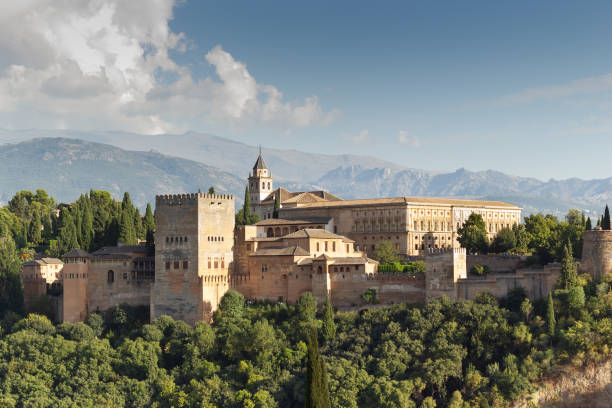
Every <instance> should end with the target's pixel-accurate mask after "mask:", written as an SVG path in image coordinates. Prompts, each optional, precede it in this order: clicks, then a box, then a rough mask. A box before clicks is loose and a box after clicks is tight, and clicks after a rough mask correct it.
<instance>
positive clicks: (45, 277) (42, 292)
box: [20, 258, 63, 317]
mask: <svg viewBox="0 0 612 408" xmlns="http://www.w3.org/2000/svg"><path fill="white" fill-rule="evenodd" d="M62 266H63V263H62V261H61V260H59V259H57V258H41V259H35V260H31V261H28V262H25V263H24V264H23V267H22V269H21V274H20V277H21V282H22V284H23V303H24V308H25V310H26V312H29V311H35V310H37V309H38V307H39V306H43V305H44V303H51V304H52V305H53V308H54V310H53V313H52V314H53V315H54V316H57V317H59V316H61V303H60V302H58V301H56V299H53V298H51V297H48V296H47V295H52V294H53V293H54V292H58V291H61V286H62Z"/></svg>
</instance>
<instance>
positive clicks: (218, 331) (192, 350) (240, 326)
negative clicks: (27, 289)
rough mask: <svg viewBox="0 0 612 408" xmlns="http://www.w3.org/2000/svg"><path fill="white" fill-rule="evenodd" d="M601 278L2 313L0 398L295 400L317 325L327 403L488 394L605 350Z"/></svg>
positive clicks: (87, 402) (607, 325)
mask: <svg viewBox="0 0 612 408" xmlns="http://www.w3.org/2000/svg"><path fill="white" fill-rule="evenodd" d="M609 289H610V287H609V283H607V282H604V283H603V284H599V285H593V284H587V285H586V287H585V292H586V293H587V296H586V299H584V298H583V299H582V300H583V302H582V303H581V302H579V303H578V304H574V305H571V304H570V303H571V302H569V301H568V297H567V293H566V292H564V291H562V290H561V291H559V292H558V293H556V294H555V296H554V297H551V298H550V299H549V301H548V302H537V303H535V304H531V303H530V302H529V301H527V300H525V298H524V296H523V294H522V293H520V291H517V292H514V293H513V294H512V295H511V296H509V297H508V298H506V299H502V300H501V302H500V303H499V304H498V301H497V300H495V299H493V298H491V297H489V296H481V297H480V298H479V299H478V300H477V301H475V302H472V301H458V302H453V301H450V300H448V299H446V298H440V299H436V300H433V301H431V302H429V303H428V304H426V305H418V306H410V305H405V304H398V305H394V306H390V307H384V308H380V309H376V310H364V311H361V312H348V313H335V316H334V314H333V312H332V311H331V309H329V308H328V307H327V306H326V307H324V308H323V310H322V311H321V312H317V304H316V301H315V300H314V298H313V297H312V295H310V294H305V295H303V296H302V297H301V298H300V300H299V302H298V303H297V305H295V306H291V305H286V304H284V303H275V304H271V303H270V304H268V303H266V304H246V303H245V301H244V298H243V297H242V296H241V295H239V294H238V293H236V292H231V291H230V292H229V293H228V294H227V295H226V296H225V297H224V299H223V301H222V303H221V308H220V310H219V311H218V312H217V315H216V316H215V320H214V323H213V324H212V325H210V324H208V323H205V322H199V323H197V324H196V325H195V326H194V327H189V326H188V325H186V324H185V323H184V322H181V321H174V320H173V319H171V318H170V317H161V318H159V319H157V320H155V321H153V322H152V323H151V324H143V323H141V322H142V319H146V313H145V311H143V310H138V309H127V308H117V309H115V310H113V311H112V312H111V313H109V315H108V318H107V320H106V321H104V320H103V319H102V317H101V316H100V315H96V314H94V315H91V316H90V317H89V318H88V320H87V321H86V322H85V323H76V324H70V323H64V324H60V325H53V324H52V323H51V322H49V321H48V320H47V319H46V318H45V317H42V316H38V315H30V316H28V317H27V318H24V319H19V318H18V317H17V316H15V315H13V314H8V315H7V316H5V318H4V319H3V321H2V328H3V329H2V335H1V336H0V390H2V392H1V393H0V405H1V406H3V407H22V406H37V407H51V406H79V407H94V406H115V407H122V406H128V407H150V406H153V407H261V408H263V407H303V406H304V400H305V395H306V388H307V387H306V379H307V378H308V377H309V376H307V370H306V360H307V354H308V347H307V345H306V341H307V335H308V333H310V329H311V328H312V327H317V328H319V339H318V340H319V341H320V354H321V358H322V360H323V361H324V363H325V364H324V365H323V366H324V371H326V373H327V377H326V379H327V384H328V390H329V400H330V404H331V405H330V406H333V407H389V408H391V407H393V408H395V407H398V408H399V407H434V406H449V407H455V408H456V407H502V406H505V405H506V403H507V402H508V401H511V400H513V399H515V398H517V397H519V396H520V395H522V394H524V393H526V392H529V391H531V390H532V389H533V385H532V382H533V381H536V380H538V379H539V378H541V377H542V376H543V375H544V374H545V373H546V372H547V371H548V370H551V369H552V368H554V367H555V366H556V365H558V364H572V365H576V366H580V365H584V364H587V363H591V362H595V361H599V360H601V359H603V358H606V357H608V356H609V345H610V344H611V342H612V319H611V318H610V317H611V316H612V294H611V293H610V292H609ZM322 375H324V374H322ZM316 406H325V405H316Z"/></svg>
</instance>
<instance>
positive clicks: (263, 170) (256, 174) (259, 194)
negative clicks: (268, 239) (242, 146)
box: [249, 147, 274, 212]
mask: <svg viewBox="0 0 612 408" xmlns="http://www.w3.org/2000/svg"><path fill="white" fill-rule="evenodd" d="M273 188H274V185H273V183H272V173H271V172H270V170H269V169H268V166H267V165H266V162H265V161H264V159H263V156H262V154H261V147H260V148H259V157H257V161H256V162H255V165H254V166H253V172H252V173H251V174H250V175H249V191H250V198H251V205H252V206H253V208H257V206H258V205H259V204H261V202H262V201H264V200H265V199H266V198H267V197H268V196H269V195H270V194H271V193H272V191H273ZM256 212H257V211H256Z"/></svg>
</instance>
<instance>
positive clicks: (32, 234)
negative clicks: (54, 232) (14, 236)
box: [28, 211, 42, 245]
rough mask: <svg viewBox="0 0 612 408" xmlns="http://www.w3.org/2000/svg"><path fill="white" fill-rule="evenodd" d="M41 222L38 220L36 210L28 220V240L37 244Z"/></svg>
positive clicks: (40, 236)
mask: <svg viewBox="0 0 612 408" xmlns="http://www.w3.org/2000/svg"><path fill="white" fill-rule="evenodd" d="M41 225H42V222H41V220H40V213H39V212H38V211H36V212H35V213H34V215H33V216H32V220H31V221H30V228H29V229H28V241H29V242H31V243H33V244H34V245H37V244H39V243H40V241H41V239H42V233H41V230H40V227H41Z"/></svg>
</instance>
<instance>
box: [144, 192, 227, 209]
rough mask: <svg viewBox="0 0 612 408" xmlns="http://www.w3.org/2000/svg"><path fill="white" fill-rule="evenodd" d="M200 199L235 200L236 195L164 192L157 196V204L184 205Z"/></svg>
mask: <svg viewBox="0 0 612 408" xmlns="http://www.w3.org/2000/svg"><path fill="white" fill-rule="evenodd" d="M198 199H205V200H206V199H208V200H224V201H233V200H234V196H233V195H232V194H204V193H187V194H164V195H158V196H155V206H156V207H157V206H159V205H182V204H183V203H189V202H197V201H198Z"/></svg>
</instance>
